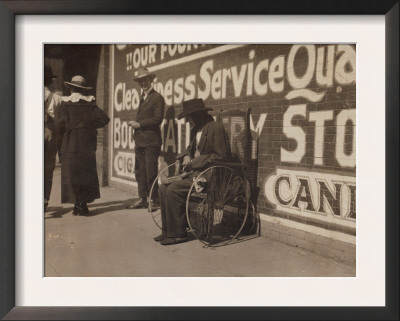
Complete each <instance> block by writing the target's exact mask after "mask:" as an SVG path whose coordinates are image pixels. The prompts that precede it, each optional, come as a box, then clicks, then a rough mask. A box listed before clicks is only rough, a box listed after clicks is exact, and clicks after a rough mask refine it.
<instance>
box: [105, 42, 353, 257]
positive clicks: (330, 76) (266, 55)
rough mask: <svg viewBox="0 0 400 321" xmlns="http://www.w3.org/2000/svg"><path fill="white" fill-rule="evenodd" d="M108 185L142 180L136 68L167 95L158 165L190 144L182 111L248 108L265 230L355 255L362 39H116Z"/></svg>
mask: <svg viewBox="0 0 400 321" xmlns="http://www.w3.org/2000/svg"><path fill="white" fill-rule="evenodd" d="M110 50H111V55H112V61H113V63H112V64H111V66H110V68H111V70H112V77H111V78H112V79H110V95H111V99H112V101H113V105H112V106H110V107H111V108H110V115H111V118H112V119H111V124H110V125H111V126H110V130H112V132H111V136H110V137H111V141H110V144H109V151H108V152H109V153H110V155H111V156H110V165H111V167H110V168H111V170H110V172H109V173H108V175H109V180H110V184H111V185H113V184H118V185H119V186H120V185H121V184H122V185H124V184H125V185H126V186H127V188H131V186H132V185H135V177H134V173H133V165H134V150H133V148H134V143H133V141H132V138H131V132H129V130H130V129H129V128H128V126H127V121H128V120H130V119H132V118H134V117H135V114H136V109H137V107H138V104H139V94H140V89H139V87H138V85H137V84H136V83H135V82H134V81H133V80H132V79H133V76H134V75H135V72H136V71H137V69H138V67H139V66H145V67H147V68H149V70H150V71H153V72H154V73H156V74H157V78H156V81H155V84H154V87H155V89H156V90H157V91H159V92H160V93H161V94H162V95H163V96H164V98H165V101H166V104H167V105H166V110H165V111H166V116H165V121H164V123H163V125H162V132H163V135H164V137H163V141H164V144H163V147H162V153H161V158H160V164H161V165H162V164H165V163H170V162H171V161H173V159H174V156H175V155H176V154H177V153H179V152H180V150H181V149H182V148H183V147H184V146H186V145H187V143H188V137H187V136H186V132H187V128H186V124H184V122H183V121H178V120H177V119H176V118H177V115H178V114H179V113H180V112H181V110H182V101H184V100H188V99H191V98H203V100H204V101H205V104H206V106H207V107H211V108H213V109H214V110H220V109H223V110H229V109H233V108H240V109H243V110H246V109H247V108H251V128H252V131H253V132H254V133H255V134H256V135H255V136H254V140H255V141H254V142H255V143H256V146H257V149H255V150H253V152H254V155H253V162H254V168H255V169H256V175H255V178H254V179H255V182H254V185H256V187H257V189H255V193H257V195H256V196H255V202H256V205H257V210H258V212H259V213H260V214H261V231H262V234H263V235H264V236H267V237H271V238H274V239H277V240H280V241H282V242H284V243H287V244H291V245H294V246H299V247H303V248H307V249H310V250H312V251H315V252H318V253H322V254H324V255H328V256H331V257H334V258H337V259H339V260H343V261H346V262H348V263H351V264H354V263H355V235H356V204H355V199H356V183H355V174H356V158H355V148H356V146H355V121H356V120H355V115H356V112H355V111H356V109H355V108H356V81H355V79H356V78H355V70H356V66H355V54H356V53H355V46H354V45H335V44H329V45H324V44H321V45H320V44H315V45H309V44H308V45H242V44H240V45H184V44H181V45H127V46H124V45H118V46H110Z"/></svg>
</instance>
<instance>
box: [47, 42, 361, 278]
mask: <svg viewBox="0 0 400 321" xmlns="http://www.w3.org/2000/svg"><path fill="white" fill-rule="evenodd" d="M356 54H357V53H356V45H355V43H325V44H324V43H292V44H282V43H276V44H273V43H269V44H259V43H235V44H230V43H199V44H194V43H139V44H138V43H134V44H133V43H104V44H99V43H79V44H73V43H44V44H43V84H44V96H43V113H44V118H43V119H44V122H43V129H44V134H43V137H44V145H43V146H44V148H43V186H44V188H43V214H44V215H43V226H44V234H43V238H44V240H43V244H44V258H43V264H44V275H43V276H44V277H351V278H355V277H356V276H357V274H356V269H357V259H356V258H357V253H356V247H357V242H356V240H357V228H356V226H357V207H356V164H357V159H356V106H357V101H356V93H357V83H356V79H357V75H356V70H357V66H356Z"/></svg>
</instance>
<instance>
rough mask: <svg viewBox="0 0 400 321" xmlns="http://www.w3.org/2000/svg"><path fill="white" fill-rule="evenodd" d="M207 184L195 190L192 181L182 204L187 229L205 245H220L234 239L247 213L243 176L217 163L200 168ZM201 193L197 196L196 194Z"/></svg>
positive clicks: (201, 177)
mask: <svg viewBox="0 0 400 321" xmlns="http://www.w3.org/2000/svg"><path fill="white" fill-rule="evenodd" d="M201 179H204V180H206V181H207V182H208V184H207V187H206V188H204V190H202V192H201V193H198V192H196V189H195V186H196V183H193V184H192V186H191V188H190V190H189V193H188V196H187V204H186V215H187V220H188V224H189V227H190V230H191V232H192V233H193V234H194V235H195V236H196V237H197V238H198V239H199V240H200V241H201V242H203V243H205V244H206V245H208V246H222V245H225V244H228V243H230V242H232V241H233V240H235V239H236V238H237V237H238V235H239V234H240V231H241V230H242V228H243V226H244V224H245V222H246V218H247V215H248V204H249V201H248V197H247V194H246V193H245V191H246V184H245V181H244V179H243V178H242V177H241V176H240V175H239V174H238V173H237V172H236V171H235V170H233V169H232V168H229V167H227V166H223V165H218V166H213V167H210V168H208V169H207V170H205V171H203V172H202V173H201V174H200V175H199V176H198V177H197V180H199V181H200V180H201ZM200 194H201V197H200Z"/></svg>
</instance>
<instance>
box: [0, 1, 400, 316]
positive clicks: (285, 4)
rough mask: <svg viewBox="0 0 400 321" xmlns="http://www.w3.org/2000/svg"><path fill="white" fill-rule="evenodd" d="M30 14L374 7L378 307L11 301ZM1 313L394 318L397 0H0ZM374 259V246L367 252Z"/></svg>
mask: <svg viewBox="0 0 400 321" xmlns="http://www.w3.org/2000/svg"><path fill="white" fill-rule="evenodd" d="M22 14H24V15H31V14H51V15H55V14H142V15H143V14H318V15H325V14H334V15H337V14H362V15H365V14H373V15H385V33H386V110H385V113H386V142H385V144H386V209H385V210H386V305H385V306H384V307H372V306H371V307H229V308H228V307H26V306H24V307H18V306H15V253H14V251H15V237H16V235H15V222H14V213H15V196H16V195H15V165H14V164H15V140H14V138H15V109H14V103H15V101H14V94H13V93H14V92H15V76H14V73H15V58H14V57H15V49H14V36H15V16H16V15H22ZM0 35H1V36H0V37H1V41H2V48H1V50H0V97H1V99H0V105H1V109H0V111H1V117H0V130H1V135H0V142H1V145H0V146H1V149H2V151H3V157H1V158H0V182H2V184H1V186H0V222H1V224H0V253H1V260H0V317H2V318H4V319H5V320H59V319H64V320H139V319H140V320H144V319H147V320H157V319H174V320H189V319H207V320H222V319H224V320H332V319H338V320H358V319H362V320H399V277H398V276H399V201H398V199H399V197H398V195H399V179H398V178H399V0H369V1H364V0H280V1H273V0H266V1H258V0H255V1H240V0H230V1H229V0H217V1H215V0H212V1H205V0H203V1H196V2H195V1H192V2H190V3H189V2H188V1H184V0H169V1H164V0H151V1H137V0H131V1H128V0H86V1H74V0H60V1H58V0H39V1H36V0H30V1H16V0H14V1H3V0H2V1H0ZM371 256H372V257H371V260H373V253H371Z"/></svg>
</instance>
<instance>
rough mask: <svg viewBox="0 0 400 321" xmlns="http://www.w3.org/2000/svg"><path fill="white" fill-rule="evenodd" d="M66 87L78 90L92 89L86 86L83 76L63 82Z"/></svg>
mask: <svg viewBox="0 0 400 321" xmlns="http://www.w3.org/2000/svg"><path fill="white" fill-rule="evenodd" d="M64 84H65V85H66V86H67V87H73V88H80V89H92V87H88V86H86V79H85V78H84V77H83V76H80V75H76V76H74V77H72V79H71V81H70V82H69V81H64Z"/></svg>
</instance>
